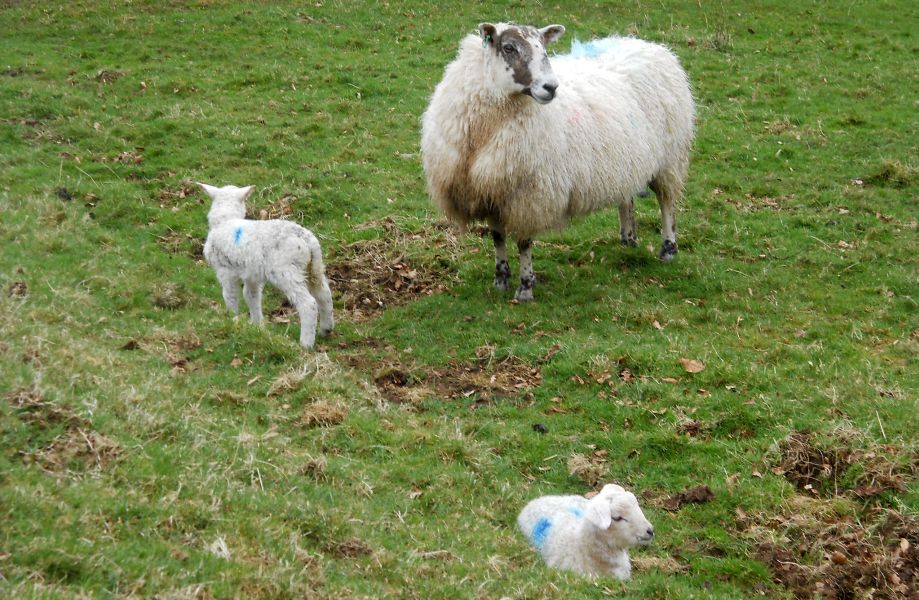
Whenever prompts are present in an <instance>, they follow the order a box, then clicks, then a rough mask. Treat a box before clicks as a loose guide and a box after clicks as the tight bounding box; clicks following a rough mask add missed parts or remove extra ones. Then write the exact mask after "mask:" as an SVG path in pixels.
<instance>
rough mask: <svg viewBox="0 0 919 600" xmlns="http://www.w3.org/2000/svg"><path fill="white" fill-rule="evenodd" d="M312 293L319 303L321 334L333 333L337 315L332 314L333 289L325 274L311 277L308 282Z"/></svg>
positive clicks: (307, 284)
mask: <svg viewBox="0 0 919 600" xmlns="http://www.w3.org/2000/svg"><path fill="white" fill-rule="evenodd" d="M306 287H307V288H309V291H310V294H312V295H313V298H315V299H316V302H317V304H318V305H319V335H321V336H323V337H325V336H327V335H329V334H330V333H332V328H333V327H335V317H334V316H333V314H332V290H330V289H329V281H328V280H327V279H326V277H325V275H321V276H320V277H310V278H309V279H308V280H307V282H306Z"/></svg>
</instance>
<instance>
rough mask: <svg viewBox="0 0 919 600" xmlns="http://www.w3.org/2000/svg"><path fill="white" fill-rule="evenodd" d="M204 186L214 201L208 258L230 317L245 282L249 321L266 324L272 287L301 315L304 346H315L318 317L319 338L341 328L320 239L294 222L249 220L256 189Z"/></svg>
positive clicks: (236, 308)
mask: <svg viewBox="0 0 919 600" xmlns="http://www.w3.org/2000/svg"><path fill="white" fill-rule="evenodd" d="M198 185H200V186H201V187H202V188H203V189H204V191H205V192H207V194H208V196H210V197H211V199H212V200H213V202H212V204H211V210H210V212H208V214H207V224H208V234H207V241H206V242H205V244H204V257H205V258H206V259H207V262H208V263H209V264H210V265H211V267H213V269H214V272H215V273H217V279H218V280H219V281H220V285H221V287H222V288H223V300H224V302H226V305H227V308H228V309H229V310H230V312H232V313H233V315H234V316H237V315H238V314H239V283H240V281H242V284H243V296H244V297H245V299H246V305H248V307H249V318H250V320H251V321H252V322H253V323H256V324H260V323H261V322H262V290H263V288H264V287H265V283H266V282H269V283H271V284H272V285H274V286H275V287H276V288H278V289H279V290H280V291H281V292H283V293H284V295H286V296H287V299H288V300H289V301H290V303H291V304H292V305H293V306H294V307H295V308H296V309H297V313H298V314H299V315H300V345H302V346H304V347H305V348H311V347H312V346H313V343H314V341H315V339H316V321H317V312H318V321H319V335H328V334H329V333H330V332H331V331H332V327H333V326H334V325H335V321H334V319H333V316H332V293H331V291H330V290H329V283H328V281H327V280H326V277H325V267H324V266H323V263H322V250H321V249H320V247H319V240H318V239H316V236H315V235H313V233H312V232H311V231H309V230H308V229H304V228H303V227H300V226H299V225H297V224H296V223H291V222H290V221H283V220H277V219H274V220H269V221H253V220H249V219H246V218H245V217H246V204H245V200H246V198H248V197H249V194H251V193H252V190H254V189H255V186H251V185H250V186H249V187H244V188H239V187H236V186H232V185H228V186H224V187H221V188H217V187H214V186H211V185H208V184H206V183H199V184H198ZM317 305H318V311H317Z"/></svg>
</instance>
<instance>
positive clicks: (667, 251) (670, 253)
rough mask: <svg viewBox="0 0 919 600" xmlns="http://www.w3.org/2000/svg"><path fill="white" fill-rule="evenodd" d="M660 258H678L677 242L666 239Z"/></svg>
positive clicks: (669, 259) (665, 259)
mask: <svg viewBox="0 0 919 600" xmlns="http://www.w3.org/2000/svg"><path fill="white" fill-rule="evenodd" d="M658 258H660V259H661V260H662V261H664V262H670V261H672V260H673V259H674V258H676V242H672V241H670V240H664V245H663V246H661V253H660V256H659V257H658Z"/></svg>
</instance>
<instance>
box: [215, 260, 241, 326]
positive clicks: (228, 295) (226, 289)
mask: <svg viewBox="0 0 919 600" xmlns="http://www.w3.org/2000/svg"><path fill="white" fill-rule="evenodd" d="M217 280H218V281H219V282H220V288H221V291H222V292H223V302H224V304H226V305H227V310H229V311H230V312H231V313H232V314H233V319H236V318H237V317H238V316H239V279H238V278H237V277H236V275H234V274H233V273H232V272H231V271H224V270H218V271H217Z"/></svg>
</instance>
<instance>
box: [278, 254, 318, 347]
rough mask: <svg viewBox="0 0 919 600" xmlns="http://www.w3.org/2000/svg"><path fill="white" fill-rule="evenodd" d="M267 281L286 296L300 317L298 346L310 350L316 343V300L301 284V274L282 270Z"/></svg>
mask: <svg viewBox="0 0 919 600" xmlns="http://www.w3.org/2000/svg"><path fill="white" fill-rule="evenodd" d="M268 280H269V281H270V282H271V284H272V285H274V286H276V287H277V288H278V289H279V290H281V292H282V293H283V294H284V295H285V296H287V299H288V300H289V301H290V303H291V304H293V305H294V307H295V308H296V309H297V314H299V315H300V345H301V346H303V347H304V348H312V347H313V343H314V342H315V341H316V318H317V316H318V315H317V313H318V310H317V306H316V300H315V298H313V296H312V295H311V294H310V292H309V289H307V287H306V284H305V283H304V282H303V274H302V273H298V272H297V270H296V269H284V270H281V271H274V272H272V273H270V274H269V277H268Z"/></svg>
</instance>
